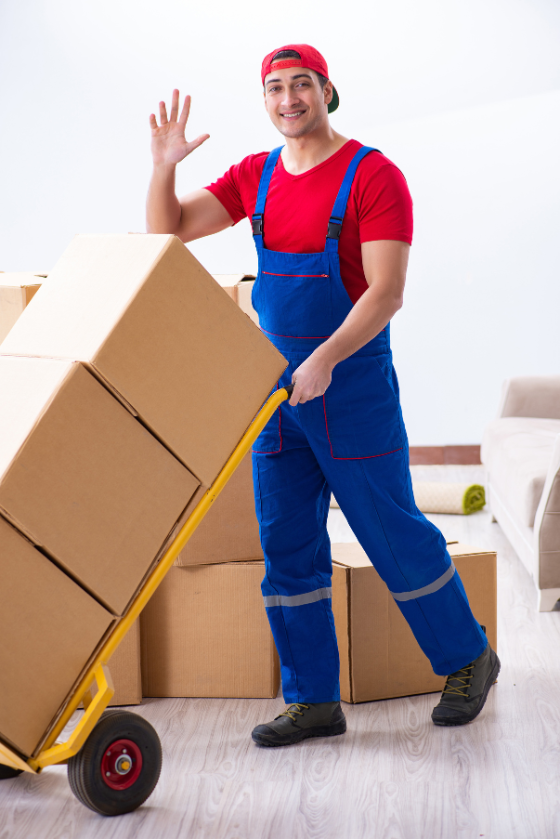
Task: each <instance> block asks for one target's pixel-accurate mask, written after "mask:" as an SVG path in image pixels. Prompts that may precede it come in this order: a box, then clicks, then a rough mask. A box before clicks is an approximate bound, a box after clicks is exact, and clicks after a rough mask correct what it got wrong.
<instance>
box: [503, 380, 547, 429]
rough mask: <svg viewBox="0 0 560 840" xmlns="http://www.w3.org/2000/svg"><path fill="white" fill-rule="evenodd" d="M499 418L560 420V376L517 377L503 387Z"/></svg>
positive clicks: (507, 381) (506, 382)
mask: <svg viewBox="0 0 560 840" xmlns="http://www.w3.org/2000/svg"><path fill="white" fill-rule="evenodd" d="M498 417H546V418H549V419H551V420H560V376H516V377H515V378H514V379H507V380H506V381H505V382H504V384H503V386H502V398H501V400H500V407H499V409H498Z"/></svg>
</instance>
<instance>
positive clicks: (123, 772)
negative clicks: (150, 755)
mask: <svg viewBox="0 0 560 840" xmlns="http://www.w3.org/2000/svg"><path fill="white" fill-rule="evenodd" d="M141 771H142V753H141V752H140V748H139V747H138V745H137V744H135V743H134V741H129V740H128V738H119V740H118V741H113V743H112V744H110V745H109V746H108V747H107V749H106V750H105V752H104V753H103V758H102V759H101V775H102V777H103V781H104V782H105V784H106V785H108V786H109V787H110V788H112V789H113V790H126V789H127V788H129V787H131V786H132V785H133V784H134V782H135V781H136V780H137V779H138V776H139V775H140V773H141Z"/></svg>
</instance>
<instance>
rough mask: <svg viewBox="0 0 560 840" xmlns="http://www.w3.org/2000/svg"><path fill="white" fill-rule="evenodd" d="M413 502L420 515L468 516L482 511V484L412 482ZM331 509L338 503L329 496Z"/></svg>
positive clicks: (483, 498) (483, 503)
mask: <svg viewBox="0 0 560 840" xmlns="http://www.w3.org/2000/svg"><path fill="white" fill-rule="evenodd" d="M412 489H413V490H414V500H415V502H416V504H417V505H418V507H419V508H420V510H421V511H422V513H459V514H469V513H476V511H477V510H482V508H483V507H484V505H485V504H486V496H485V494H484V487H483V486H482V484H465V483H463V482H444V481H413V482H412ZM331 507H332V508H337V507H338V503H337V501H336V499H335V498H334V496H331Z"/></svg>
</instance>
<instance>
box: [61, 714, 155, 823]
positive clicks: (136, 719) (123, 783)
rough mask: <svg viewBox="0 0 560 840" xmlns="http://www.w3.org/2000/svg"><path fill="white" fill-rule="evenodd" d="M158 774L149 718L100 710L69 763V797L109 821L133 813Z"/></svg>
mask: <svg viewBox="0 0 560 840" xmlns="http://www.w3.org/2000/svg"><path fill="white" fill-rule="evenodd" d="M160 772H161V743H160V740H159V737H158V734H157V732H156V731H155V729H154V728H153V726H152V725H151V724H149V723H148V721H147V720H144V718H142V717H140V715H135V714H132V712H122V711H120V710H119V709H111V710H109V711H106V712H104V713H103V714H102V715H101V717H100V718H99V721H98V723H97V724H96V726H95V727H94V729H93V730H92V732H91V734H90V735H89V737H88V739H87V741H86V742H85V744H84V746H83V747H82V749H81V750H80V751H79V752H78V753H77V754H76V755H75V756H73V757H72V758H71V759H69V761H68V781H69V783H70V788H71V789H72V793H73V794H74V796H76V797H77V799H79V800H80V802H82V803H83V804H84V805H85V806H86V807H87V808H91V810H92V811H96V812H97V813H98V814H103V815H104V816H107V817H113V816H117V815H118V814H127V813H128V812H129V811H134V810H135V809H136V808H138V807H139V806H140V805H141V804H142V803H143V802H145V801H146V799H147V798H148V797H149V796H150V794H151V793H152V791H153V789H154V788H155V786H156V785H157V783H158V779H159V774H160Z"/></svg>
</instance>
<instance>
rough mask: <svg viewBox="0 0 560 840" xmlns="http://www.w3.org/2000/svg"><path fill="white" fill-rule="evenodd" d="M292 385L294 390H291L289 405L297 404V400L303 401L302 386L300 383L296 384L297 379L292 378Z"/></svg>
mask: <svg viewBox="0 0 560 840" xmlns="http://www.w3.org/2000/svg"><path fill="white" fill-rule="evenodd" d="M292 385H293V386H294V390H293V391H292V396H291V397H290V399H289V403H290V405H297V404H298V403H299V402H305V400H302V399H301V397H302V387H301V385H298V384H297V380H293V379H292Z"/></svg>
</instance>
